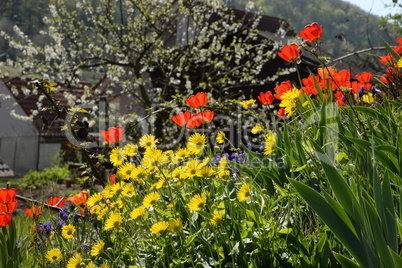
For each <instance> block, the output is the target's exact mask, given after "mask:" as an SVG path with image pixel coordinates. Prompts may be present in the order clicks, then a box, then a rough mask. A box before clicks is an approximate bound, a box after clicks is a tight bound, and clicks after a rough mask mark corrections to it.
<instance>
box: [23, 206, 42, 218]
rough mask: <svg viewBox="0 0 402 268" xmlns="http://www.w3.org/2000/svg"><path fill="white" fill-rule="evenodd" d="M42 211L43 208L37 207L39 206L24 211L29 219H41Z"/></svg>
mask: <svg viewBox="0 0 402 268" xmlns="http://www.w3.org/2000/svg"><path fill="white" fill-rule="evenodd" d="M40 211H41V207H37V206H33V208H32V209H31V208H27V209H25V210H24V212H25V214H27V215H28V217H30V218H33V217H35V218H37V217H39V214H40Z"/></svg>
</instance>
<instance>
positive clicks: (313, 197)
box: [289, 179, 367, 266]
mask: <svg viewBox="0 0 402 268" xmlns="http://www.w3.org/2000/svg"><path fill="white" fill-rule="evenodd" d="M289 181H290V183H291V184H292V185H293V186H294V187H295V188H296V190H297V191H298V192H299V194H300V195H301V196H302V198H303V199H304V200H305V201H306V202H307V203H308V204H309V205H310V206H311V207H312V208H313V209H314V211H315V212H316V213H317V214H318V216H319V217H320V218H321V219H322V220H323V221H324V223H325V224H326V225H327V226H328V227H329V228H330V229H331V231H332V232H333V233H334V234H335V236H336V237H338V239H339V240H340V241H341V242H342V243H343V244H344V245H345V247H346V248H347V249H348V250H349V252H350V253H351V254H352V255H353V256H354V258H355V259H356V260H357V261H358V262H359V263H361V264H362V265H363V266H365V265H366V264H367V262H366V257H365V255H364V253H363V251H362V244H361V242H360V241H359V239H358V238H357V237H356V235H355V234H354V232H353V231H352V230H351V229H350V228H349V227H348V225H347V224H346V223H345V222H344V221H343V220H342V218H341V217H340V216H339V215H338V214H337V213H336V212H335V211H334V209H333V208H332V207H331V206H330V205H329V204H328V203H327V201H326V200H325V199H324V198H323V197H322V196H321V195H320V194H319V193H317V192H316V191H314V190H313V189H312V188H310V187H308V186H307V185H305V184H303V183H301V182H298V181H296V180H293V179H289Z"/></svg>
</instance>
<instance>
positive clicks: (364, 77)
mask: <svg viewBox="0 0 402 268" xmlns="http://www.w3.org/2000/svg"><path fill="white" fill-rule="evenodd" d="M372 77H373V74H372V73H370V72H364V73H361V74H359V75H356V79H357V81H359V82H360V83H369V82H370V81H371V78H372Z"/></svg>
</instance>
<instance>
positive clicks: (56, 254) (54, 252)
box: [45, 248, 61, 262]
mask: <svg viewBox="0 0 402 268" xmlns="http://www.w3.org/2000/svg"><path fill="white" fill-rule="evenodd" d="M45 257H46V259H48V260H49V261H50V262H55V261H58V260H60V259H61V251H60V249H58V248H52V249H51V250H49V251H48V252H46V255H45Z"/></svg>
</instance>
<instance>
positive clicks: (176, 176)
mask: <svg viewBox="0 0 402 268" xmlns="http://www.w3.org/2000/svg"><path fill="white" fill-rule="evenodd" d="M184 171H185V167H183V166H178V167H177V168H175V169H174V170H173V171H172V178H173V180H175V181H180V180H183V179H185V178H186V177H185V176H183V174H185V173H184Z"/></svg>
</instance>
